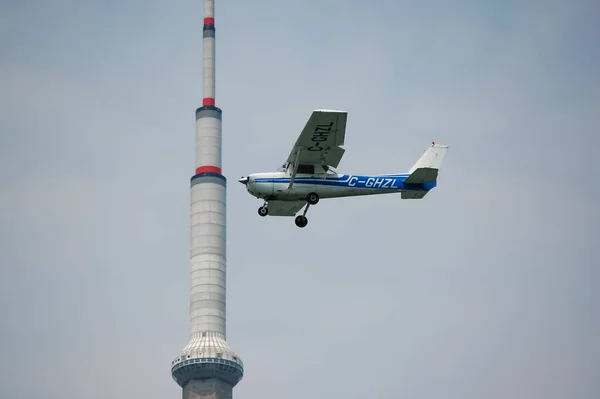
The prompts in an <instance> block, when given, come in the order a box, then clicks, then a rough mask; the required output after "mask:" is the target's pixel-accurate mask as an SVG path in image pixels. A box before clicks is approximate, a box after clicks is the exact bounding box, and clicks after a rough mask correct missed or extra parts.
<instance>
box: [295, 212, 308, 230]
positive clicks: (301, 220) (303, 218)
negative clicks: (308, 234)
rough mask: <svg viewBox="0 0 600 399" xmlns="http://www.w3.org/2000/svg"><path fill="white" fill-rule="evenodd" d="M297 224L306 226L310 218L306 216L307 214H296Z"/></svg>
mask: <svg viewBox="0 0 600 399" xmlns="http://www.w3.org/2000/svg"><path fill="white" fill-rule="evenodd" d="M295 222H296V226H298V227H306V225H307V224H308V219H307V218H306V216H302V215H298V216H296V220H295Z"/></svg>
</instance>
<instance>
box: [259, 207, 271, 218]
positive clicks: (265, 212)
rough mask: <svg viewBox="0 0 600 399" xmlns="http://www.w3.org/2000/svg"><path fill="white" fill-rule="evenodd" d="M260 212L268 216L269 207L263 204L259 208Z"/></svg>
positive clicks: (261, 214)
mask: <svg viewBox="0 0 600 399" xmlns="http://www.w3.org/2000/svg"><path fill="white" fill-rule="evenodd" d="M258 214H259V215H260V216H267V215H268V214H269V209H268V208H267V207H266V206H261V207H260V208H258Z"/></svg>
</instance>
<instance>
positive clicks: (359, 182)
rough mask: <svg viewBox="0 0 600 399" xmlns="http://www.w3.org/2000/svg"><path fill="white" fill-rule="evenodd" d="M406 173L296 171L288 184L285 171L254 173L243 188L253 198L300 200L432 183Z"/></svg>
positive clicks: (416, 187) (391, 190)
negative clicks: (415, 181) (410, 178)
mask: <svg viewBox="0 0 600 399" xmlns="http://www.w3.org/2000/svg"><path fill="white" fill-rule="evenodd" d="M408 176H409V174H391V175H349V174H334V173H327V174H316V175H310V174H300V173H298V174H296V176H295V178H294V184H293V185H292V187H291V188H288V187H289V185H290V175H289V174H288V173H286V172H272V173H254V174H251V175H249V176H248V181H247V184H246V189H247V190H248V192H249V193H250V194H251V195H253V196H254V197H257V198H262V199H267V200H275V199H277V200H285V201H292V200H303V199H305V198H306V196H307V195H308V194H309V193H317V194H318V195H319V197H320V198H338V197H349V196H359V195H371V194H386V193H398V192H401V191H409V190H430V189H432V188H433V187H435V185H436V183H427V184H425V185H422V184H419V185H415V184H405V183H404V180H406V178H407V177H408Z"/></svg>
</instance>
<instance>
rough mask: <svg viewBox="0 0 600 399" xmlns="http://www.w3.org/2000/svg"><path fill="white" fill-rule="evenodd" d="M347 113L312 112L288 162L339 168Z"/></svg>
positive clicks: (321, 110) (330, 111)
mask: <svg viewBox="0 0 600 399" xmlns="http://www.w3.org/2000/svg"><path fill="white" fill-rule="evenodd" d="M347 118H348V113H347V112H346V111H335V110H327V109H318V110H315V111H313V113H312V115H311V116H310V118H309V119H308V122H307V123H306V126H304V129H303V130H302V132H301V133H300V136H299V137H298V140H296V144H294V147H293V148H292V151H291V152H290V155H289V156H288V159H287V162H290V163H293V164H294V166H296V165H298V164H302V165H311V164H312V165H326V166H331V167H333V168H337V166H338V164H339V163H340V161H341V159H342V156H343V155H344V152H345V151H346V150H344V149H343V148H342V147H341V146H342V145H344V137H345V136H346V120H347Z"/></svg>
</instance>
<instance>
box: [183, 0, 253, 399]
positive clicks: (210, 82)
mask: <svg viewBox="0 0 600 399" xmlns="http://www.w3.org/2000/svg"><path fill="white" fill-rule="evenodd" d="M214 10H215V7H214V0H204V27H203V57H202V63H203V69H202V76H203V79H202V81H203V97H204V98H203V100H202V107H200V108H198V109H197V110H196V171H195V174H194V176H193V177H192V178H191V195H190V197H191V198H190V199H191V207H190V211H191V220H190V226H191V229H190V266H191V270H190V274H191V276H190V277H191V281H190V302H189V319H190V331H189V332H190V335H189V342H188V344H187V346H186V347H185V348H184V349H183V351H182V352H181V354H180V355H179V356H178V357H177V358H176V359H175V360H174V361H173V362H172V368H171V372H172V375H173V378H174V379H175V381H177V383H178V384H179V385H180V386H181V387H182V388H183V398H184V399H192V398H196V397H197V395H203V397H204V396H206V398H207V399H208V398H211V399H228V398H231V397H232V389H233V387H234V386H235V385H236V384H237V383H238V382H239V381H240V380H241V379H242V377H243V363H242V361H241V359H240V358H239V357H238V356H237V355H236V354H235V353H234V352H233V351H232V350H231V349H230V347H229V345H228V344H227V342H226V340H225V339H226V261H227V256H226V252H227V251H226V249H227V248H226V219H227V218H226V216H227V215H226V199H227V192H226V190H227V180H226V179H225V176H223V174H222V165H221V142H222V140H221V120H222V111H221V109H220V108H218V107H216V104H215V36H216V35H215V33H216V30H215V14H214Z"/></svg>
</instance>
